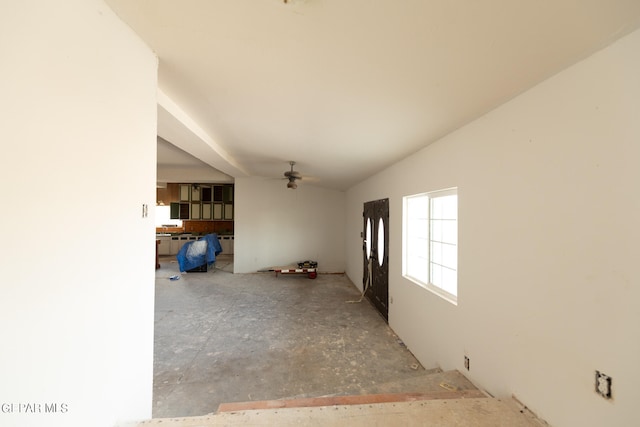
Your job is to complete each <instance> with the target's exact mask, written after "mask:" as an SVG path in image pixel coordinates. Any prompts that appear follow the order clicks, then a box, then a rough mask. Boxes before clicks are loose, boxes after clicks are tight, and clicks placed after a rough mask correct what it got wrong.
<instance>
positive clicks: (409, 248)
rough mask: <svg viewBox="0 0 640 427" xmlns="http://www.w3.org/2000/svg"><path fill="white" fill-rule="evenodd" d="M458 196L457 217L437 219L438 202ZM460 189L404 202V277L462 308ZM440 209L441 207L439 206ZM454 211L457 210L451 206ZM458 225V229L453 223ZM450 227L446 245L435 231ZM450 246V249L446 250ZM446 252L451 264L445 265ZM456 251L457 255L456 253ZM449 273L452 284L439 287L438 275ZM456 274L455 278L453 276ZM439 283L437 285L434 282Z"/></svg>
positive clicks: (437, 192) (447, 262) (449, 214)
mask: <svg viewBox="0 0 640 427" xmlns="http://www.w3.org/2000/svg"><path fill="white" fill-rule="evenodd" d="M447 196H456V198H455V214H453V212H448V213H447V217H446V218H444V217H442V215H440V217H434V216H433V215H438V214H437V213H434V212H433V208H434V201H435V200H437V199H438V198H441V197H447ZM457 196H458V189H457V188H449V189H446V190H439V191H432V192H428V193H421V194H414V195H410V196H405V197H404V198H403V211H404V216H403V224H402V228H403V233H402V235H403V249H404V251H403V255H402V272H403V276H404V277H405V278H406V279H408V280H410V281H412V282H414V283H416V284H417V285H419V286H421V287H423V288H425V289H427V290H428V291H430V292H432V293H434V294H436V295H438V296H440V297H441V298H443V299H445V300H447V301H449V302H450V303H452V304H454V305H457V304H458V208H457V206H458V197H457ZM436 206H437V205H436ZM451 208H453V206H451ZM452 221H455V226H454V228H451V222H452ZM445 222H446V223H448V224H449V225H448V226H447V227H448V228H447V230H448V231H447V233H446V234H447V237H446V238H445V239H443V241H440V240H439V237H438V236H435V235H434V227H435V230H436V231H437V230H442V229H443V228H442V227H440V228H438V227H437V226H438V225H440V226H443V225H445V224H444V223H445ZM445 246H446V248H445ZM433 247H437V248H440V251H441V252H440V253H432V248H433ZM445 249H446V251H447V254H448V256H447V257H446V258H447V261H444V262H442V261H441V259H442V258H440V254H441V253H442V251H444V250H445ZM452 250H453V252H452ZM438 271H440V272H442V271H446V274H447V277H448V279H449V280H448V282H447V283H446V284H443V283H442V282H441V283H438V281H437V280H434V276H435V277H436V278H437V274H436V273H437V272H438ZM451 274H453V276H451ZM434 281H435V282H436V283H433V282H434Z"/></svg>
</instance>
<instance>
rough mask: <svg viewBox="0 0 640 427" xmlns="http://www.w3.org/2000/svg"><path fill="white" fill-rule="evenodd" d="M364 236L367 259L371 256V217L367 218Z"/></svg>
mask: <svg viewBox="0 0 640 427" xmlns="http://www.w3.org/2000/svg"><path fill="white" fill-rule="evenodd" d="M364 238H365V239H366V240H365V243H364V244H365V247H366V253H367V261H368V260H369V258H371V218H368V219H367V235H366V236H365V237H364Z"/></svg>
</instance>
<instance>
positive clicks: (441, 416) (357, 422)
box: [123, 398, 545, 427]
mask: <svg viewBox="0 0 640 427" xmlns="http://www.w3.org/2000/svg"><path fill="white" fill-rule="evenodd" d="M247 425H250V426H286V427H288V426H291V427H293V426H317V427H327V426H330V427H331V426H333V427H343V426H344V427H347V426H348V427H371V426H395V425H398V426H409V427H411V426H442V427H445V426H446V427H497V426H503V427H540V426H543V425H545V424H544V423H543V422H541V421H539V420H538V419H536V418H535V417H533V416H532V415H531V414H530V413H528V412H526V411H522V412H520V411H518V410H516V409H514V407H513V406H512V405H509V404H506V403H505V402H503V401H501V400H498V399H492V398H471V399H444V400H441V399H436V400H424V401H415V402H394V403H374V404H366V405H344V406H320V407H310V408H280V409H259V410H249V411H239V412H223V413H219V414H212V415H206V416H202V417H187V418H162V419H154V420H149V421H144V422H141V423H139V424H136V425H135V426H136V427H217V426H230V427H233V426H247ZM123 427H124V426H123Z"/></svg>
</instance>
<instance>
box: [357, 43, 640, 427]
mask: <svg viewBox="0 0 640 427" xmlns="http://www.w3.org/2000/svg"><path fill="white" fill-rule="evenodd" d="M639 162H640V31H636V32H635V33H633V34H631V35H630V36H627V37H625V38H623V39H621V40H620V41H619V42H617V43H615V44H613V45H612V46H610V47H608V48H607V49H605V50H603V51H601V52H599V53H597V54H596V55H594V56H592V57H590V58H588V59H587V60H585V61H582V62H581V63H578V64H577V65H575V66H573V67H571V68H569V69H567V70H565V71H564V72H562V73H560V74H558V75H556V76H555V77H553V78H551V79H549V80H547V81H545V82H543V83H542V84H540V85H538V86H537V87H535V88H533V89H532V90H530V91H528V92H526V93H524V94H523V95H521V96H519V97H517V98H516V99H514V100H512V101H511V102H509V103H507V104H505V105H504V106H502V107H501V108H498V109H496V110H494V111H493V112H491V113H490V114H487V115H486V116H484V117H482V118H481V119H479V120H477V121H475V122H473V123H471V124H469V125H468V126H465V127H463V128H462V129H460V130H458V131H457V132H455V133H453V134H451V135H449V136H447V137H445V138H443V139H442V140H440V141H438V142H437V143H435V144H433V145H431V146H428V147H427V148H425V149H423V150H422V151H420V152H418V153H416V154H415V155H413V156H411V157H409V158H407V159H405V160H404V161H401V162H399V163H397V164H395V165H394V166H392V167H391V168H389V169H387V170H385V171H383V172H381V173H379V174H378V175H376V176H374V177H372V178H371V179H369V180H367V181H366V182H364V183H362V184H360V185H358V186H356V187H354V188H352V189H350V190H349V191H348V192H347V228H346V229H347V233H348V236H347V242H346V244H347V258H348V260H347V273H348V275H349V276H350V277H351V279H352V281H353V282H354V283H358V284H359V283H361V278H362V272H361V268H362V267H361V257H362V255H361V239H360V237H359V232H360V231H361V227H362V226H361V223H362V220H361V212H362V204H363V202H365V201H367V200H373V199H378V198H382V197H389V198H390V205H391V206H390V235H391V237H390V252H391V257H390V284H389V286H390V296H391V297H392V298H393V300H394V302H393V303H392V304H390V309H389V321H390V325H391V327H392V328H393V329H394V330H395V331H396V332H397V333H398V334H399V336H400V337H401V338H402V339H403V340H404V341H405V343H406V344H407V345H408V347H409V349H410V350H411V351H413V352H414V354H416V356H417V357H418V358H419V359H420V360H421V361H422V362H423V364H425V365H427V366H428V367H432V366H437V365H439V366H441V367H443V368H444V369H459V370H460V371H462V372H464V368H463V356H464V355H465V354H466V355H468V356H469V357H470V361H471V369H470V371H469V372H465V374H467V375H468V376H469V378H471V379H472V380H473V381H474V382H476V383H477V384H479V385H480V386H482V387H484V388H485V389H487V390H488V391H489V392H491V393H493V394H495V395H497V396H502V397H504V396H510V395H511V394H514V395H515V396H517V397H518V398H519V399H520V400H521V401H523V402H524V403H525V404H527V405H528V406H529V407H530V408H532V409H533V410H534V411H535V412H537V413H538V414H539V415H540V416H541V417H542V418H544V419H546V420H547V421H548V422H550V423H551V424H552V425H554V426H556V427H560V426H602V425H611V426H613V425H616V426H630V425H640V415H639V413H638V411H637V402H638V401H640V389H639V388H638V384H640V364H639V363H638V355H639V354H640V332H639V331H638V327H639V326H638V325H640V273H639V270H638V268H637V264H638V260H639V259H640V244H639V242H640V226H639V225H638V221H639V219H640V167H639V165H640V163H639ZM453 186H457V187H458V189H459V236H460V237H459V298H458V301H459V304H458V306H454V305H452V304H450V303H448V302H445V301H443V300H442V299H440V298H439V297H437V296H435V295H433V294H431V293H430V292H428V291H426V290H424V289H422V288H420V287H419V286H417V285H415V284H413V283H412V282H410V281H408V280H406V279H403V278H402V272H401V253H402V251H401V245H402V236H401V232H402V231H401V230H402V221H401V219H402V197H403V196H405V195H409V194H414V193H419V192H424V191H431V190H437V189H441V188H448V187H453ZM595 370H601V371H603V372H604V373H606V374H608V375H610V376H612V378H613V393H614V399H613V400H612V401H606V400H605V399H603V398H601V397H600V396H598V395H597V394H596V393H595V392H594V384H595V381H594V375H595Z"/></svg>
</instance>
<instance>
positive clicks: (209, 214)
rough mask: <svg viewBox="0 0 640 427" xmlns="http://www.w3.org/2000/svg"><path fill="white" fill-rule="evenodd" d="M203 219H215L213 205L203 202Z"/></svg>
mask: <svg viewBox="0 0 640 427" xmlns="http://www.w3.org/2000/svg"><path fill="white" fill-rule="evenodd" d="M202 219H213V205H212V204H211V203H205V202H202Z"/></svg>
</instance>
